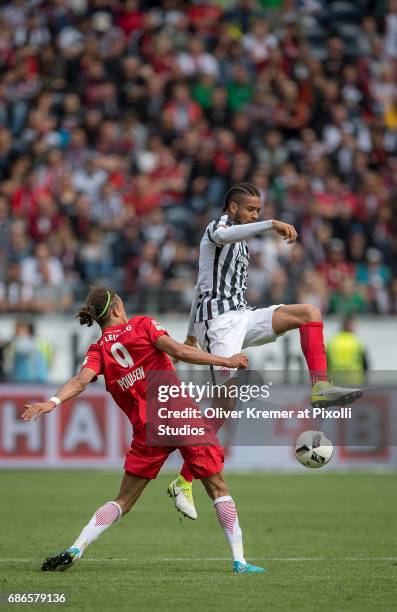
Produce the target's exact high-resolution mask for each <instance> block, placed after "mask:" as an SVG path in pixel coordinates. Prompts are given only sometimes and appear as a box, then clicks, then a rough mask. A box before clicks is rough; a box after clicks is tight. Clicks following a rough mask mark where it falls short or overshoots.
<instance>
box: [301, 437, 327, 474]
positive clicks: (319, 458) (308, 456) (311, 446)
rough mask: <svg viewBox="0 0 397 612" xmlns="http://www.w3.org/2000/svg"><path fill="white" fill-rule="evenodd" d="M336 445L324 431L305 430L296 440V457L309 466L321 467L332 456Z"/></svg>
mask: <svg viewBox="0 0 397 612" xmlns="http://www.w3.org/2000/svg"><path fill="white" fill-rule="evenodd" d="M333 450H334V447H333V445H332V442H331V440H330V439H329V438H327V436H326V435H325V434H324V433H323V432H322V431H304V432H303V433H301V434H300V435H299V436H298V438H297V440H296V442H295V457H296V458H297V459H298V461H299V463H301V464H302V465H305V466H306V467H308V468H320V467H323V465H326V464H327V463H328V461H329V460H330V459H331V457H332V452H333Z"/></svg>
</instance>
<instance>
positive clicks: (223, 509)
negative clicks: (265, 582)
mask: <svg viewBox="0 0 397 612" xmlns="http://www.w3.org/2000/svg"><path fill="white" fill-rule="evenodd" d="M202 483H203V485H204V487H205V489H206V491H207V493H208V495H209V497H210V498H211V499H212V501H213V503H214V508H215V511H216V513H217V516H218V521H219V524H220V526H221V527H222V529H223V531H224V534H225V536H226V539H227V541H228V543H229V546H230V550H231V553H232V559H233V572H234V573H236V574H262V573H264V572H265V571H266V570H265V569H264V568H263V567H257V566H255V565H251V564H250V563H247V561H246V559H245V556H244V546H243V533H242V531H241V528H240V524H239V520H238V515H237V510H236V506H235V503H234V501H233V498H232V497H231V496H230V495H229V491H228V488H227V486H226V483H225V481H224V480H223V477H222V474H221V473H218V474H214V475H213V476H210V477H209V478H203V479H202Z"/></svg>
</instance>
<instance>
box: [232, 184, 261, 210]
mask: <svg viewBox="0 0 397 612" xmlns="http://www.w3.org/2000/svg"><path fill="white" fill-rule="evenodd" d="M244 196H249V197H251V198H252V197H257V198H260V197H261V194H260V192H259V190H258V189H257V188H256V187H255V185H252V183H236V184H235V185H233V186H232V187H230V189H229V190H228V191H227V192H226V195H225V205H224V207H223V210H224V211H226V210H227V207H228V206H229V203H230V202H231V201H232V200H234V201H235V202H237V204H240V202H241V200H242V199H243V198H244Z"/></svg>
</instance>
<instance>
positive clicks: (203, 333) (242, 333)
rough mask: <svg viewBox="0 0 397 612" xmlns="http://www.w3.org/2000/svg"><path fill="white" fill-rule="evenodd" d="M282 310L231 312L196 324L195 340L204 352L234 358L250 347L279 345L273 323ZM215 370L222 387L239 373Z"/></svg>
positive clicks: (274, 308)
mask: <svg viewBox="0 0 397 612" xmlns="http://www.w3.org/2000/svg"><path fill="white" fill-rule="evenodd" d="M281 306H284V304H275V305H273V306H269V307H268V308H258V309H257V310H249V309H245V310H228V311H227V312H225V313H223V314H221V315H219V316H217V317H215V318H214V319H211V320H209V321H200V322H198V323H195V324H194V332H195V336H196V337H197V340H198V343H199V345H200V347H201V348H202V349H203V350H205V351H208V352H210V353H214V355H220V356H221V357H231V356H232V355H235V354H236V353H240V352H241V349H243V348H247V347H249V346H261V345H262V344H267V343H268V342H275V341H276V340H277V337H278V336H277V334H276V332H275V331H274V329H273V325H272V319H273V313H274V311H275V310H277V308H280V307H281ZM213 370H214V371H215V374H216V380H215V382H216V383H218V384H219V383H220V382H226V381H227V380H228V379H229V378H232V377H233V376H235V374H236V370H228V369H226V368H222V367H220V366H215V367H214V368H213ZM213 382H214V381H213Z"/></svg>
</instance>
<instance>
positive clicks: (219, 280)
mask: <svg viewBox="0 0 397 612" xmlns="http://www.w3.org/2000/svg"><path fill="white" fill-rule="evenodd" d="M260 210H261V197H260V193H259V191H258V190H257V189H256V187H255V186H254V185H251V184H250V183H238V184H236V185H234V186H233V187H231V189H229V191H228V192H227V194H226V197H225V206H224V209H223V212H224V214H223V215H222V217H220V219H216V220H215V221H212V222H211V223H209V225H208V226H207V228H206V230H205V233H204V235H203V237H202V239H201V243H200V258H199V273H198V282H197V286H196V291H195V297H194V301H193V303H192V308H191V312H190V319H189V327H188V333H187V338H186V344H189V345H191V346H196V344H197V342H198V343H199V345H200V346H201V347H202V348H203V349H204V350H206V351H208V352H210V353H216V354H217V355H231V354H234V353H238V352H239V351H240V350H241V349H242V348H243V347H249V346H259V345H263V344H266V343H268V342H274V341H275V340H276V339H277V337H278V336H281V335H282V334H284V333H286V332H288V331H289V330H292V329H299V332H300V339H301V348H302V352H303V354H304V356H305V359H306V363H307V366H308V369H309V372H310V379H311V384H312V396H311V404H312V406H313V407H329V406H343V405H346V404H350V403H352V402H353V401H355V400H356V399H358V398H359V397H361V395H362V391H361V390H360V389H345V388H342V387H335V386H333V385H331V384H330V383H329V382H328V380H327V360H326V354H325V349H324V339H323V323H322V318H321V312H320V310H319V309H318V308H316V307H315V306H312V305H310V304H290V305H284V304H273V305H270V306H268V307H266V308H258V309H253V308H251V307H250V306H248V304H247V302H246V299H245V292H246V288H247V275H248V263H249V252H248V246H247V242H246V241H247V239H249V238H252V237H254V236H256V235H258V234H263V233H265V232H270V231H275V232H277V233H278V234H279V235H280V236H281V237H282V238H283V239H284V240H286V241H287V243H288V244H290V243H292V242H295V240H296V239H297V238H298V235H297V232H296V230H295V228H294V227H293V226H292V225H289V224H288V223H283V222H282V221H276V220H268V221H258V219H259V214H260ZM211 371H212V378H213V382H214V383H217V384H222V383H225V382H226V381H227V379H229V380H231V379H233V377H234V376H235V373H236V371H235V370H234V371H233V370H232V371H228V372H225V369H224V368H217V367H215V368H211ZM219 374H221V376H219ZM225 375H226V377H225ZM192 481H193V477H192V474H191V473H190V471H189V469H188V467H187V466H186V464H184V465H183V468H182V470H181V473H180V475H179V476H178V478H177V479H176V480H174V481H173V482H172V483H171V484H170V485H169V487H168V493H169V495H171V497H172V498H173V500H174V503H175V506H176V508H177V509H178V510H180V511H181V512H182V513H183V514H185V516H187V517H189V518H191V519H196V518H197V512H196V509H195V506H194V500H193V495H192Z"/></svg>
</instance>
